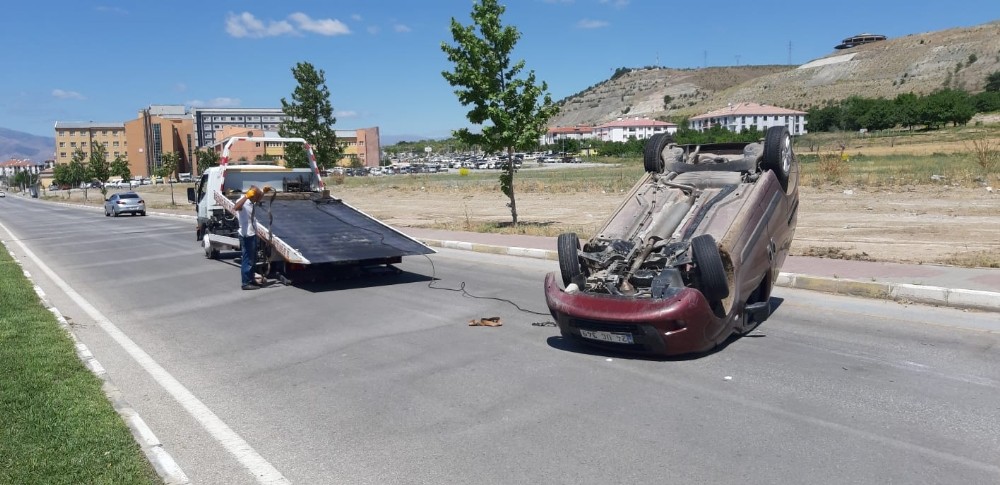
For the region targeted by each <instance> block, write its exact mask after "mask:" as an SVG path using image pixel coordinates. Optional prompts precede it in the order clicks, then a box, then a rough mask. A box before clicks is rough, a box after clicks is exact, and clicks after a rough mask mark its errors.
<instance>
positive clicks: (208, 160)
mask: <svg viewBox="0 0 1000 485" xmlns="http://www.w3.org/2000/svg"><path fill="white" fill-rule="evenodd" d="M195 155H196V156H197V157H198V173H205V170H207V169H208V167H214V166H216V165H218V164H219V153H218V152H216V151H215V150H212V149H211V148H202V149H200V150H198V151H197V152H196V153H195Z"/></svg>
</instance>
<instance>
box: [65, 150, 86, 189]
mask: <svg viewBox="0 0 1000 485" xmlns="http://www.w3.org/2000/svg"><path fill="white" fill-rule="evenodd" d="M86 159H87V154H86V153H84V151H83V150H82V149H80V148H77V149H76V151H74V152H73V157H72V158H71V159H70V161H69V164H68V165H67V166H66V174H65V175H66V183H67V184H69V193H71V194H72V193H73V187H79V186H80V184H82V183H83V182H84V181H85V180H87V166H86V165H84V163H83V161H84V160H86ZM83 198H84V200H86V199H87V190H86V189H84V191H83Z"/></svg>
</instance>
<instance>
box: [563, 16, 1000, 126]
mask: <svg viewBox="0 0 1000 485" xmlns="http://www.w3.org/2000/svg"><path fill="white" fill-rule="evenodd" d="M994 71H1000V21H994V22H991V23H988V24H983V25H978V26H974V27H963V28H955V29H948V30H942V31H937V32H927V33H922V34H913V35H907V36H905V37H898V38H892V39H888V40H885V41H881V42H875V43H872V44H865V45H861V46H858V47H854V48H851V49H844V50H839V51H836V52H833V53H830V54H829V55H827V56H824V57H822V58H819V59H815V60H813V61H810V62H808V63H806V64H803V65H801V66H739V67H709V68H702V69H669V68H641V69H634V70H631V71H629V72H622V71H620V72H618V73H616V75H615V76H613V77H612V78H611V79H609V80H607V81H604V82H601V83H599V84H597V85H596V86H593V87H591V88H588V89H587V90H585V91H583V92H581V93H577V94H575V95H572V96H569V97H567V98H566V99H563V100H561V101H559V104H560V105H561V110H560V112H559V114H558V115H556V117H554V118H553V119H552V120H551V121H550V122H549V126H574V125H596V124H600V123H603V122H607V121H611V120H614V119H616V118H618V117H623V116H645V117H649V118H658V119H680V118H682V117H687V116H693V115H697V114H701V113H704V112H707V111H710V110H713V109H717V108H721V107H724V106H726V105H727V104H729V103H738V102H744V101H752V102H757V103H763V104H771V105H775V106H781V107H785V108H792V109H800V110H803V111H805V110H807V109H809V108H810V107H813V106H822V105H824V104H826V103H829V102H833V101H838V100H841V99H844V98H847V97H850V96H864V97H871V98H876V97H885V98H894V97H895V96H896V95H898V94H901V93H909V92H912V93H916V94H927V93H930V92H932V91H934V90H936V89H940V88H943V87H951V88H957V89H965V90H968V91H970V92H978V91H981V90H982V88H983V84H984V83H985V79H986V76H988V75H989V74H990V73H992V72H994Z"/></svg>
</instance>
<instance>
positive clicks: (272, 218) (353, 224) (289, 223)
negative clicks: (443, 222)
mask: <svg viewBox="0 0 1000 485" xmlns="http://www.w3.org/2000/svg"><path fill="white" fill-rule="evenodd" d="M288 195H292V194H288ZM302 195H305V194H302ZM255 218H256V220H257V226H258V227H261V226H263V229H265V230H264V231H260V236H261V237H262V238H264V239H265V240H267V239H268V238H270V237H271V236H270V232H273V235H274V236H273V238H274V239H280V241H281V243H283V245H286V246H288V247H289V248H291V249H293V250H294V251H295V252H297V253H299V254H300V255H301V256H302V258H303V259H305V260H306V261H308V263H309V264H323V263H334V264H337V263H345V264H346V263H352V262H359V261H365V260H380V259H386V258H394V257H401V256H415V255H420V254H432V253H434V252H435V251H434V250H433V249H431V248H429V247H427V246H426V245H424V244H423V243H421V242H420V241H417V240H416V239H413V238H411V237H410V236H407V235H405V234H403V233H401V232H399V231H397V230H396V229H393V228H392V227H390V226H388V225H386V224H384V223H382V222H381V221H379V220H377V219H375V218H374V217H371V216H369V215H368V214H365V213H364V212H361V211H360V210H358V209H355V208H354V207H351V206H350V205H348V204H347V203H345V202H343V201H342V200H340V199H336V198H332V197H316V196H312V197H278V198H274V199H270V200H269V198H265V199H264V200H263V201H262V203H261V204H259V205H258V206H257V208H256V213H255Z"/></svg>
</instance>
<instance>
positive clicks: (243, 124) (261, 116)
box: [192, 108, 288, 147]
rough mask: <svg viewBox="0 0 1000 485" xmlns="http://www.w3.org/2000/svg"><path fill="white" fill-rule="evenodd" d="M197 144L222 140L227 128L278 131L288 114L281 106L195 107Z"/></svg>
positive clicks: (205, 145) (202, 145)
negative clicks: (223, 132) (222, 134)
mask: <svg viewBox="0 0 1000 485" xmlns="http://www.w3.org/2000/svg"><path fill="white" fill-rule="evenodd" d="M192 114H193V116H194V125H195V132H196V137H197V139H196V140H195V142H196V144H197V145H196V146H199V147H209V146H213V145H215V144H216V143H218V142H220V141H222V139H223V136H221V133H222V131H223V130H224V129H226V128H232V127H236V128H246V129H249V130H259V131H262V132H264V131H275V132H276V131H278V127H279V126H280V125H281V123H282V122H283V121H285V119H287V118H288V116H287V115H286V114H285V112H284V111H282V110H281V108H194V109H193V110H192Z"/></svg>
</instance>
